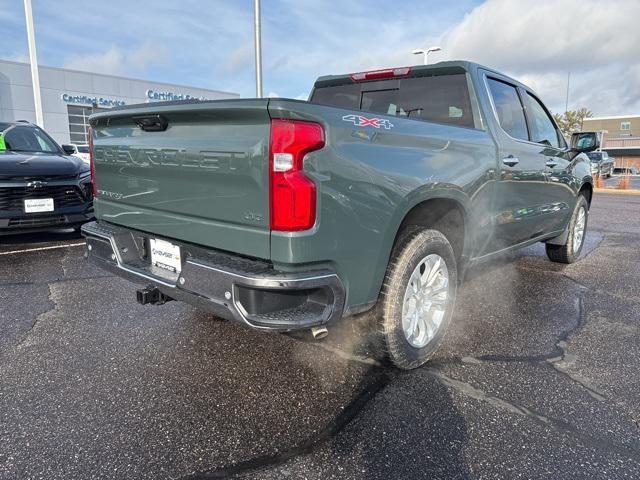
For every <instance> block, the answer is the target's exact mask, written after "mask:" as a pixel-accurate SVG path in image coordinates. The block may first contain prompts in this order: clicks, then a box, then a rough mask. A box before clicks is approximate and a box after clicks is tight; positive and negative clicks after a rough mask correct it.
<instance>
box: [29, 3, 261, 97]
mask: <svg viewBox="0 0 640 480" xmlns="http://www.w3.org/2000/svg"><path fill="white" fill-rule="evenodd" d="M25 1H26V0H25ZM253 15H254V40H255V50H256V97H258V98H262V40H261V36H262V33H261V28H260V0H254V1H253Z"/></svg>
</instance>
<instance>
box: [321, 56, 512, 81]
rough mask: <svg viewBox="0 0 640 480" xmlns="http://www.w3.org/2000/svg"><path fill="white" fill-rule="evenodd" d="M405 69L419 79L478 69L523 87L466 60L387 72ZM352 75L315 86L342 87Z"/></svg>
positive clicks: (328, 78)
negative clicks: (430, 75)
mask: <svg viewBox="0 0 640 480" xmlns="http://www.w3.org/2000/svg"><path fill="white" fill-rule="evenodd" d="M406 68H409V69H410V73H409V74H408V75H406V76H408V77H420V76H424V75H429V74H430V73H434V72H437V73H438V74H446V73H452V74H453V73H466V72H470V71H472V70H477V69H479V68H480V69H483V70H487V71H490V72H493V73H495V74H498V75H500V76H502V77H504V78H508V79H509V80H510V81H511V82H513V83H515V84H517V85H520V86H522V87H524V85H523V84H522V83H520V82H519V81H517V80H516V79H514V78H511V77H509V76H508V75H505V74H504V73H502V72H499V71H497V70H495V69H493V68H491V67H487V66H485V65H481V64H479V63H475V62H469V61H467V60H450V61H446V62H438V63H433V64H430V65H410V66H406V67H397V68H392V69H389V70H401V69H406ZM382 70H386V69H382ZM376 71H377V70H376ZM363 73H367V72H363ZM352 75H354V73H345V74H340V75H323V76H322V77H319V78H318V79H317V80H316V82H315V86H316V87H327V86H330V85H342V84H345V83H351V82H352V81H353V80H352V78H351V76H352Z"/></svg>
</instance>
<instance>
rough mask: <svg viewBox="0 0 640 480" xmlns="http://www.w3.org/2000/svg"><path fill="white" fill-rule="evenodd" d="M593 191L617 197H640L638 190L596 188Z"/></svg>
mask: <svg viewBox="0 0 640 480" xmlns="http://www.w3.org/2000/svg"><path fill="white" fill-rule="evenodd" d="M593 191H594V192H596V193H613V194H616V195H640V190H638V189H629V190H620V189H617V188H594V189H593Z"/></svg>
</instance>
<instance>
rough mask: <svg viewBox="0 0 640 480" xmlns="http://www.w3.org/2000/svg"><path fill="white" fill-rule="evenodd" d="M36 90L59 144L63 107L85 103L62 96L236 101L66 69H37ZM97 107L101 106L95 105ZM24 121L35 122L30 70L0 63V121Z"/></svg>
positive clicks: (65, 132) (64, 136) (64, 127)
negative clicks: (160, 95)
mask: <svg viewBox="0 0 640 480" xmlns="http://www.w3.org/2000/svg"><path fill="white" fill-rule="evenodd" d="M39 73H40V89H41V96H42V110H43V115H44V128H45V130H46V131H47V133H49V135H51V136H52V137H53V138H54V139H55V140H56V141H58V142H59V143H69V121H68V116H67V105H69V104H70V105H85V106H88V105H89V104H87V103H67V102H65V101H63V99H62V95H63V94H65V93H66V94H68V95H71V96H83V95H85V96H87V97H91V98H93V97H96V98H101V97H102V98H105V99H107V100H116V101H123V102H125V104H127V105H131V104H135V103H144V102H147V101H153V100H151V99H149V98H148V97H147V95H146V92H147V90H153V91H156V92H172V93H174V94H180V95H190V96H191V97H195V98H201V97H204V98H206V99H208V100H219V99H224V98H238V97H239V95H238V94H237V93H231V92H222V91H218V90H208V89H202V88H194V87H188V86H183V85H173V84H169V83H158V82H151V81H146V80H139V79H132V78H125V77H118V76H114V75H101V74H97V73H88V72H80V71H76V70H66V69H62V68H52V67H42V66H41V67H39ZM98 106H99V107H101V105H98ZM1 120H4V121H14V120H28V121H30V122H35V120H36V118H35V108H34V104H33V89H32V86H31V70H30V66H29V64H28V63H20V62H11V61H7V60H0V121H1Z"/></svg>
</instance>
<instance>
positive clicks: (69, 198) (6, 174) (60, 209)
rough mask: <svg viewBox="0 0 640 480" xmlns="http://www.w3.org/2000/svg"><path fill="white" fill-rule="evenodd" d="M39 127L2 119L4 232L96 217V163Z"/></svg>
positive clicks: (0, 208) (0, 207) (0, 212)
mask: <svg viewBox="0 0 640 480" xmlns="http://www.w3.org/2000/svg"><path fill="white" fill-rule="evenodd" d="M65 147H67V146H66V145H64V146H63V147H60V146H59V145H58V144H57V143H56V142H55V141H54V140H53V139H52V138H51V137H50V136H49V135H47V134H46V133H45V132H44V131H43V130H42V129H40V128H39V127H38V126H36V125H33V124H31V123H28V122H23V121H18V122H0V235H3V234H8V233H23V232H33V231H42V230H50V229H55V228H79V227H80V226H81V225H82V224H83V223H85V222H87V221H89V220H91V219H93V217H94V215H93V187H92V184H91V172H90V167H89V165H88V164H87V163H85V162H84V161H83V160H82V159H80V158H78V157H74V156H71V155H70V154H69V153H70V151H71V148H70V147H69V149H68V151H67V148H65Z"/></svg>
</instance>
